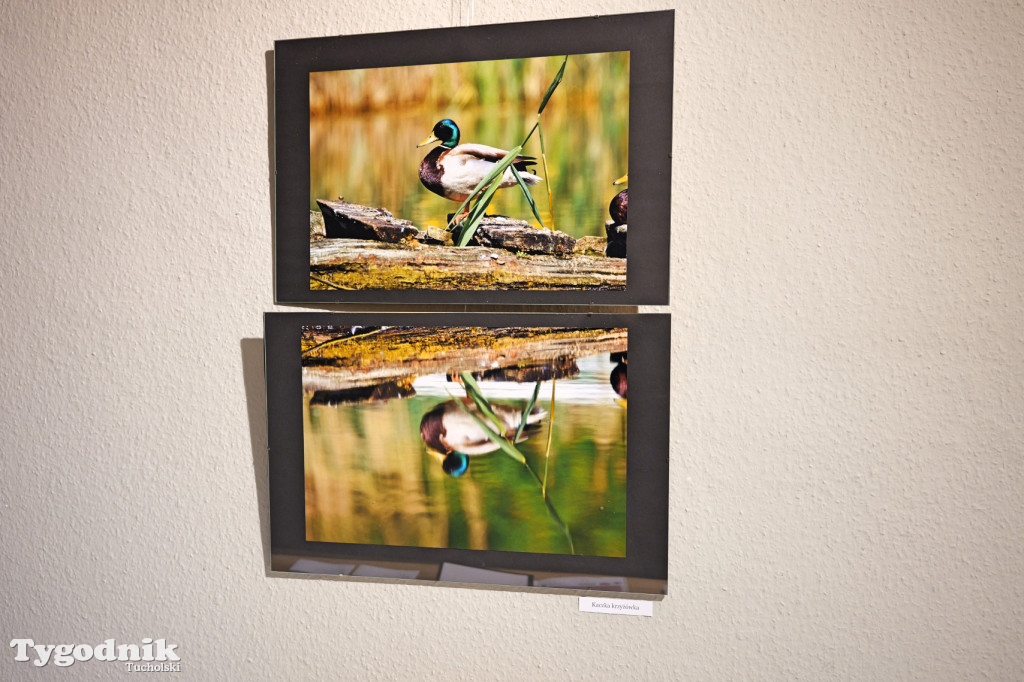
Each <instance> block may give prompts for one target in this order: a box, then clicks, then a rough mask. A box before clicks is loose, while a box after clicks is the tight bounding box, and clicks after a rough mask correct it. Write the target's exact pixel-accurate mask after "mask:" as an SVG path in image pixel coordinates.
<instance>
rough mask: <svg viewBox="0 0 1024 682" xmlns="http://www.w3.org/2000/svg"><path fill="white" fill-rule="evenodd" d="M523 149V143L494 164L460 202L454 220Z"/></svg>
mask: <svg viewBox="0 0 1024 682" xmlns="http://www.w3.org/2000/svg"><path fill="white" fill-rule="evenodd" d="M521 151H523V147H522V145H520V146H518V147H514V148H513V149H510V150H509V152H508V153H507V154H505V156H504V157H502V158H501V160H500V161H498V163H496V164H494V168H492V169H491V171H490V172H489V173H488V174H487V175H486V176H484V179H483V180H481V181H480V182H479V183H477V186H476V187H474V188H473V191H472V192H470V194H469V197H468V198H467V199H466V200H465V201H463V202H462V203H461V204H459V208H458V210H457V211H455V213H454V215H453V216H452V221H454V220H455V218H457V217H458V216H459V214H460V213H462V212H463V211H464V210H465V209H466V206H468V205H469V203H470V202H471V201H473V199H474V197H480V196H482V195H481V192H482V191H483V190H484V188H485V187H487V186H488V185H489V184H490V183H491V182H492V181H493V180H494V179H495V178H497V177H499V176H500V175H503V174H504V173H505V169H506V168H508V167H509V165H510V164H511V163H512V161H513V160H515V158H516V157H517V156H519V152H521ZM451 227H452V223H451V222H449V223H448V229H451Z"/></svg>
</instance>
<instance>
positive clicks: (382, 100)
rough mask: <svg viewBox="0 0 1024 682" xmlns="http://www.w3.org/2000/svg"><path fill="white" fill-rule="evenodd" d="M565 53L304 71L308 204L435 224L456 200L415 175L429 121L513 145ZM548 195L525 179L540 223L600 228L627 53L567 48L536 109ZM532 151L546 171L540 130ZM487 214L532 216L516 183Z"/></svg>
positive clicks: (621, 125) (623, 110) (582, 231)
mask: <svg viewBox="0 0 1024 682" xmlns="http://www.w3.org/2000/svg"><path fill="white" fill-rule="evenodd" d="M561 62H562V57H561V56H557V57H538V58H531V59H508V60H499V61H485V62H461V63H455V64H434V65H424V66H409V67H394V68H383V69H354V70H349V71H322V72H315V73H311V74H310V76H309V104H310V139H309V147H310V208H311V209H312V210H317V206H316V202H315V200H316V199H336V198H337V197H339V196H343V197H344V198H345V200H346V201H351V202H354V203H359V204H365V205H369V206H376V207H383V208H386V209H388V210H389V211H391V212H392V213H393V214H394V215H395V216H396V217H399V218H406V219H408V220H412V221H413V223H414V224H415V225H416V226H418V227H426V226H427V225H437V226H442V225H443V224H444V223H445V220H446V216H447V214H448V213H451V212H453V211H454V210H455V209H456V208H457V207H458V204H457V203H455V202H453V201H449V200H447V199H444V198H442V197H439V196H437V195H435V194H433V193H432V192H430V191H429V190H427V189H426V188H425V187H423V185H422V184H420V181H419V164H420V161H421V160H422V159H423V157H424V156H425V155H426V154H427V152H428V151H430V147H421V148H419V149H417V148H416V145H417V144H418V143H420V142H422V141H423V140H424V139H426V138H427V137H428V136H429V135H430V133H431V129H432V128H433V126H434V124H435V123H436V122H437V121H439V120H440V119H442V118H451V119H453V120H454V121H455V122H456V123H457V124H458V125H459V128H460V130H461V132H462V138H461V140H460V142H473V143H478V144H486V145H490V146H493V147H499V148H502V149H510V148H511V147H514V146H515V145H517V144H519V143H520V142H522V139H523V137H525V136H526V133H527V132H528V131H529V129H530V127H532V126H533V124H534V123H535V122H536V112H537V107H538V106H539V104H540V100H541V99H542V98H543V96H544V93H545V92H546V91H547V88H548V86H549V85H550V83H551V80H552V79H553V78H554V77H555V74H556V73H557V72H558V68H559V66H560V65H561ZM542 125H543V132H544V145H545V151H546V154H547V162H548V170H549V171H550V174H551V177H550V178H549V179H548V180H547V182H550V184H551V192H552V199H553V203H554V211H553V216H552V213H551V211H550V209H549V205H548V196H547V194H548V193H547V186H546V184H545V183H540V184H538V185H535V186H533V187H532V188H531V191H532V193H533V196H534V199H535V200H536V202H537V205H538V208H539V209H540V211H541V215H542V217H543V218H544V221H545V224H547V225H548V226H550V224H551V222H552V217H553V218H554V225H555V228H556V229H558V230H561V231H563V232H567V233H569V234H571V235H573V236H574V237H582V236H586V235H597V236H603V235H604V221H605V220H606V219H607V218H608V202H609V201H611V199H612V197H613V196H615V194H616V193H617V192H618V191H619V190H620V189H621V188H620V187H613V186H612V184H611V183H612V181H613V180H615V179H616V178H618V177H619V176H621V175H624V174H625V173H626V172H627V170H628V152H629V53H628V52H606V53H597V54H584V55H570V56H569V60H568V63H567V65H566V70H565V76H564V78H563V80H562V83H561V84H560V85H559V86H558V89H557V90H556V91H555V94H554V96H553V97H552V98H551V101H550V102H549V103H548V105H547V108H546V109H545V110H544V114H543V115H542ZM524 153H525V154H527V155H529V156H536V157H537V158H538V165H537V167H536V169H535V170H534V173H535V174H537V175H539V176H541V177H543V169H542V166H541V164H540V163H539V161H540V140H539V138H538V136H537V135H536V134H534V136H533V137H532V138H531V139H530V142H529V144H528V145H527V148H526V150H525V151H524ZM488 212H489V213H501V214H503V215H508V216H512V217H516V218H520V219H523V220H529V221H530V222H532V223H534V224H536V219H534V218H533V216H532V213H531V211H530V208H529V205H528V204H527V202H526V200H525V198H523V196H522V193H521V191H520V190H519V189H517V188H507V189H503V190H501V191H499V192H498V193H497V194H496V195H495V199H494V201H493V202H492V203H491V206H490V207H489V209H488Z"/></svg>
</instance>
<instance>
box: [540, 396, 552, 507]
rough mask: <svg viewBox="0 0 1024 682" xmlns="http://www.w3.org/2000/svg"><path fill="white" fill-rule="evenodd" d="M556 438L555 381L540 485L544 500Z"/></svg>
mask: <svg viewBox="0 0 1024 682" xmlns="http://www.w3.org/2000/svg"><path fill="white" fill-rule="evenodd" d="M554 436H555V380H554V379H552V380H551V413H550V414H549V415H548V444H547V447H546V448H544V480H543V481H541V483H540V492H541V494H542V495H544V499H545V500H546V499H547V498H548V462H550V461H551V441H552V440H553V439H554Z"/></svg>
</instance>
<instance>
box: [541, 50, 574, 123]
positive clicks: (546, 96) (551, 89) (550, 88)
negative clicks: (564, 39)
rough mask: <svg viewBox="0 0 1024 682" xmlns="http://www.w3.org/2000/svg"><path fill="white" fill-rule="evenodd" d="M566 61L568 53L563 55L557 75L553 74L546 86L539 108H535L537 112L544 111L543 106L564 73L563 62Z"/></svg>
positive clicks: (546, 103)
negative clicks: (552, 78)
mask: <svg viewBox="0 0 1024 682" xmlns="http://www.w3.org/2000/svg"><path fill="white" fill-rule="evenodd" d="M568 61H569V55H565V58H564V59H563V60H562V68H560V69H559V70H558V75H557V76H555V80H553V81H551V85H549V86H548V91H547V92H546V93H544V99H542V100H541V101H540V108H539V109H537V113H538V114H539V113H541V112H542V111H544V107H546V106H547V105H548V100H549V99H551V95H553V94H554V93H555V88H557V87H558V84H559V83H561V82H562V76H563V75H564V74H565V64H566V62H568Z"/></svg>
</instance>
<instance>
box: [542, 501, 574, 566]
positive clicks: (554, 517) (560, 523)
mask: <svg viewBox="0 0 1024 682" xmlns="http://www.w3.org/2000/svg"><path fill="white" fill-rule="evenodd" d="M544 504H546V505H547V508H548V511H549V512H550V513H551V518H552V520H553V521H554V522H555V523H556V524H557V525H558V528H559V529H560V530H561V531H562V534H563V535H565V539H566V540H568V541H569V554H575V553H576V547H575V546H574V545H573V542H572V533H570V532H569V526H568V524H566V523H565V521H563V520H562V517H561V516H559V515H558V511H557V510H556V509H555V505H553V504H551V500H549V499H548V497H547V495H544Z"/></svg>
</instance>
